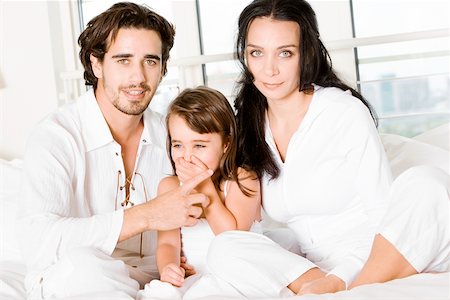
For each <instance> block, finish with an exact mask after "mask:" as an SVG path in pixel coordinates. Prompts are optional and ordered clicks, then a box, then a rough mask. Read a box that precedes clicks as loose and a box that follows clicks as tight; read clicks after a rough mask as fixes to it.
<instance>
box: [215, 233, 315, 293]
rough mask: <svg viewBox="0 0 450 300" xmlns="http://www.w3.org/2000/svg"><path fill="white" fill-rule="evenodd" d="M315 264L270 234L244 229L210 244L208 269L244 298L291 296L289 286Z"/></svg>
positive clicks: (223, 236)
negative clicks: (275, 240)
mask: <svg viewBox="0 0 450 300" xmlns="http://www.w3.org/2000/svg"><path fill="white" fill-rule="evenodd" d="M314 267H316V265H315V264H313V263H312V262H311V261H309V260H307V259H306V258H304V257H302V256H300V255H297V254H294V253H292V252H290V251H288V250H286V249H284V248H283V247H281V246H280V245H278V244H277V243H275V242H274V241H272V240H271V239H269V238H268V237H266V236H264V235H261V234H256V233H252V232H245V231H227V232H224V233H221V234H220V235H218V236H216V238H215V239H214V240H213V242H212V243H211V245H210V247H209V254H208V268H209V270H210V272H211V273H212V274H213V275H214V276H216V277H217V278H220V279H222V280H223V281H225V282H227V283H229V284H230V285H231V286H233V287H234V288H235V289H236V290H238V291H239V292H240V293H241V294H242V295H243V296H244V297H248V298H267V297H269V298H270V297H283V296H291V295H293V293H292V292H291V291H290V290H289V289H288V288H287V286H288V285H289V284H290V283H291V282H293V281H294V280H295V279H297V278H298V277H299V276H300V275H302V274H303V273H305V272H306V271H308V270H310V269H312V268H314Z"/></svg>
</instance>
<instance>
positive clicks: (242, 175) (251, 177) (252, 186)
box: [230, 168, 260, 192]
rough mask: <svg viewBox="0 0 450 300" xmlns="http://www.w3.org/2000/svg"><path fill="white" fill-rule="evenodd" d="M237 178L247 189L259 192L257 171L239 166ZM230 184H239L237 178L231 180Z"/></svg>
mask: <svg viewBox="0 0 450 300" xmlns="http://www.w3.org/2000/svg"><path fill="white" fill-rule="evenodd" d="M237 178H238V180H239V184H240V185H241V186H242V187H244V188H245V189H247V190H249V191H252V192H258V191H259V190H260V184H259V179H258V176H257V175H256V173H255V172H253V171H250V170H246V169H244V168H238V169H237ZM230 184H231V185H236V186H238V183H237V182H236V181H235V180H230Z"/></svg>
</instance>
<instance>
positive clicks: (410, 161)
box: [380, 134, 450, 178]
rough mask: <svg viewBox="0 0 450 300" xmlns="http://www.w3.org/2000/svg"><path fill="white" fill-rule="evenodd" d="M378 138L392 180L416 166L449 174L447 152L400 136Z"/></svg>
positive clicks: (390, 135) (392, 135)
mask: <svg viewBox="0 0 450 300" xmlns="http://www.w3.org/2000/svg"><path fill="white" fill-rule="evenodd" d="M380 136H381V140H382V142H383V145H384V149H385V150H386V154H387V157H388V159H389V163H390V165H391V170H392V174H393V176H394V178H395V177H397V176H398V175H399V174H401V173H403V172H404V171H405V170H407V169H409V168H411V167H413V166H418V165H430V166H435V167H438V168H440V169H442V170H444V171H445V172H447V173H449V166H450V165H449V151H448V150H445V149H443V148H440V147H437V146H434V145H430V144H427V143H423V142H420V141H418V140H415V139H411V138H407V137H404V136H400V135H395V134H380Z"/></svg>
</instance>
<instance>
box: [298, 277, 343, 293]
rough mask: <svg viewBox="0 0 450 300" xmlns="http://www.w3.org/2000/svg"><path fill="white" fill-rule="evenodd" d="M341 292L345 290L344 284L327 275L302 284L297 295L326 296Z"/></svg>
mask: <svg viewBox="0 0 450 300" xmlns="http://www.w3.org/2000/svg"><path fill="white" fill-rule="evenodd" d="M343 290H345V282H344V281H343V280H342V279H340V278H339V277H337V276H335V275H328V276H325V277H323V278H319V279H315V280H312V281H309V282H306V283H304V284H303V285H302V287H301V288H300V291H299V292H298V293H297V295H305V294H326V293H335V292H339V291H343Z"/></svg>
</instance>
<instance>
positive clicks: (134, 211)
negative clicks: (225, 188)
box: [119, 170, 213, 242]
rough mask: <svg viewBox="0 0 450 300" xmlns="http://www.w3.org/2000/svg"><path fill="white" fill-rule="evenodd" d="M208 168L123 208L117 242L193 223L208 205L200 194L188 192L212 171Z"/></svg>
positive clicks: (206, 200) (205, 198)
mask: <svg viewBox="0 0 450 300" xmlns="http://www.w3.org/2000/svg"><path fill="white" fill-rule="evenodd" d="M212 173H213V172H212V171H211V170H206V171H203V172H202V173H200V174H198V175H197V176H195V177H193V178H191V179H190V180H188V181H186V182H185V183H184V184H183V186H180V187H177V188H175V189H173V190H171V191H168V192H166V193H164V194H161V195H158V196H157V197H156V198H154V199H153V200H151V201H148V202H146V203H143V204H139V205H135V206H133V207H130V208H128V209H126V210H125V212H124V216H123V225H122V230H121V232H120V236H119V242H120V241H123V240H126V239H129V238H130V237H132V236H134V235H136V234H139V233H141V232H144V231H148V230H171V229H175V228H180V227H182V226H192V225H195V224H196V223H197V218H198V217H199V216H200V215H201V213H202V208H201V207H197V206H195V205H194V204H200V205H201V206H202V207H207V206H208V205H209V200H208V198H207V197H206V196H205V195H203V194H190V193H191V191H192V190H193V189H194V188H195V187H196V186H197V185H198V184H199V183H201V182H202V181H203V180H205V179H207V178H209V177H210V176H211V175H212Z"/></svg>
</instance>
